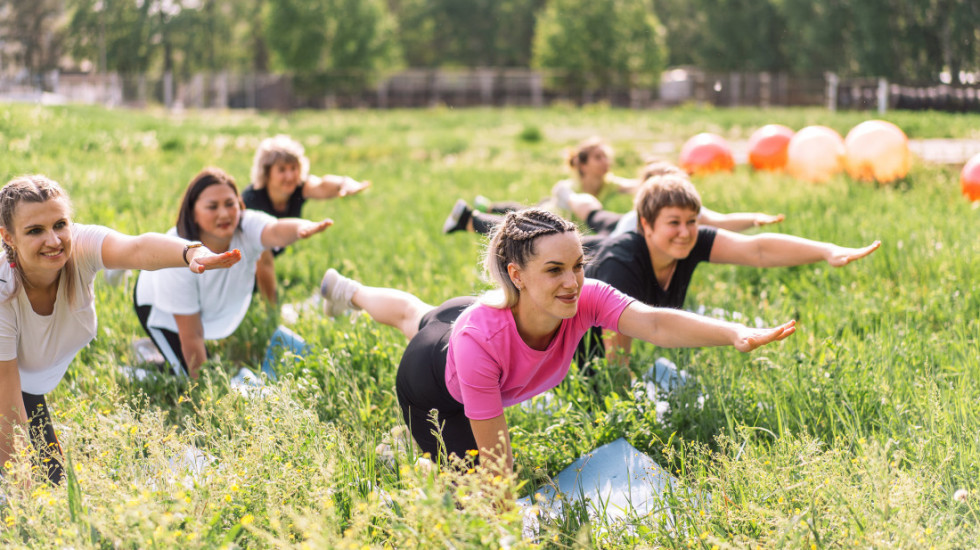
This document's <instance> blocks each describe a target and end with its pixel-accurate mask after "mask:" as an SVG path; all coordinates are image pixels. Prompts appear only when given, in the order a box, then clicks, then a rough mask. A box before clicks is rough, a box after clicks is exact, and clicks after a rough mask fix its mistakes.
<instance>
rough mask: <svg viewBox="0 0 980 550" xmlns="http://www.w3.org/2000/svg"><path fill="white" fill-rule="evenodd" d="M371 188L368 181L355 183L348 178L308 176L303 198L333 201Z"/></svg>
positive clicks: (330, 175)
mask: <svg viewBox="0 0 980 550" xmlns="http://www.w3.org/2000/svg"><path fill="white" fill-rule="evenodd" d="M368 187H371V182H370V181H367V180H365V181H357V180H355V179H354V178H351V177H348V176H335V175H333V174H328V175H326V176H320V177H317V176H310V178H309V180H307V182H306V185H304V186H303V197H304V198H307V199H335V198H338V197H346V196H348V195H356V194H358V193H360V192H361V191H364V190H365V189H367V188H368Z"/></svg>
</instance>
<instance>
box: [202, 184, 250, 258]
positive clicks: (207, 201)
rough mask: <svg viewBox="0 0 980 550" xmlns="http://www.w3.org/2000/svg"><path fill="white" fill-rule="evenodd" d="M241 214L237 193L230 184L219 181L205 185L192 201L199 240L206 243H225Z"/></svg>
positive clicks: (235, 227)
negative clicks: (193, 201) (195, 199)
mask: <svg viewBox="0 0 980 550" xmlns="http://www.w3.org/2000/svg"><path fill="white" fill-rule="evenodd" d="M241 214H242V209H241V203H240V202H239V200H238V194H237V193H235V190H234V189H232V188H231V186H229V185H224V184H221V183H216V184H214V185H209V186H208V187H206V188H205V189H204V190H203V191H201V194H200V195H199V196H198V198H197V201H196V202H195V203H194V223H196V224H197V227H198V229H199V231H200V236H201V240H202V241H205V242H206V243H207V242H208V241H211V242H212V243H215V242H220V243H222V244H226V241H230V240H231V237H232V235H234V233H235V229H237V228H238V221H239V219H240V218H241ZM210 247H211V245H209V248H210ZM219 248H220V246H219ZM212 250H214V248H212Z"/></svg>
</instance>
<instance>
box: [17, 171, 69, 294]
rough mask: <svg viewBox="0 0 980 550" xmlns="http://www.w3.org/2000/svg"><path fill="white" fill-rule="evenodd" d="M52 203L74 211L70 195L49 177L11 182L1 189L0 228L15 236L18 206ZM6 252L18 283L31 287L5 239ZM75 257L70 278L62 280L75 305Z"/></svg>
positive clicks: (38, 175)
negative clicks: (51, 201)
mask: <svg viewBox="0 0 980 550" xmlns="http://www.w3.org/2000/svg"><path fill="white" fill-rule="evenodd" d="M52 199H61V200H63V201H65V203H66V204H67V205H68V208H69V212H70V211H71V200H69V198H68V193H65V190H64V189H62V188H61V186H60V185H58V183H57V182H56V181H54V180H52V179H50V178H48V177H47V176H43V175H40V174H32V175H26V176H19V177H16V178H14V179H12V180H10V181H9V182H7V184H6V185H4V186H3V189H0V226H3V228H4V229H5V230H6V231H7V232H8V233H10V234H13V233H14V232H15V231H16V228H15V227H14V213H15V212H16V210H17V205H19V204H20V203H22V202H33V203H42V202H47V201H49V200H52ZM3 250H4V254H5V256H6V258H5V259H4V261H6V262H8V263H10V264H11V267H13V268H14V273H15V274H16V276H17V283H19V284H21V285H29V284H30V283H29V282H28V281H27V279H26V278H25V277H24V267H23V266H22V265H20V262H18V261H17V251H16V250H14V248H13V247H12V246H11V245H10V243H8V242H7V241H6V239H3ZM73 256H74V255H71V256H69V257H68V262H67V263H66V264H65V267H64V268H63V269H64V274H65V275H67V276H66V277H62V281H63V282H64V284H65V291H66V295H67V296H68V300H69V302H71V301H73V299H74V296H75V293H74V290H75V260H74V258H73Z"/></svg>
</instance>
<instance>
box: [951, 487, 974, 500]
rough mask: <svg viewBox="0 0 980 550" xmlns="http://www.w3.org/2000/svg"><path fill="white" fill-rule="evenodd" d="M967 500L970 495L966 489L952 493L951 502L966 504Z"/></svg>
mask: <svg viewBox="0 0 980 550" xmlns="http://www.w3.org/2000/svg"><path fill="white" fill-rule="evenodd" d="M968 498H970V493H969V492H967V490H966V489H957V490H956V492H955V493H953V500H954V501H956V502H966V500H967V499H968Z"/></svg>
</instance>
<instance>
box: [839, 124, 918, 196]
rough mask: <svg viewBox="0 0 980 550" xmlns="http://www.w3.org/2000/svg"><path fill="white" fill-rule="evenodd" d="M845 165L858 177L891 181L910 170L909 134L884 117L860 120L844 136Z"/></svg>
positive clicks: (882, 181)
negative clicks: (860, 121)
mask: <svg viewBox="0 0 980 550" xmlns="http://www.w3.org/2000/svg"><path fill="white" fill-rule="evenodd" d="M844 149H845V150H846V151H847V157H846V160H845V166H846V168H847V173H848V174H850V176H851V177H852V178H854V179H858V180H863V181H877V182H880V183H889V182H892V181H895V180H897V179H901V178H904V177H905V175H906V174H908V173H909V164H910V162H911V157H910V155H909V138H907V137H906V136H905V132H903V131H902V129H901V128H899V127H898V126H895V125H894V124H892V123H891V122H885V121H884V120H868V121H866V122H862V123H861V124H858V125H857V126H855V127H854V128H852V129H851V131H850V132H848V133H847V137H846V138H845V139H844Z"/></svg>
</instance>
